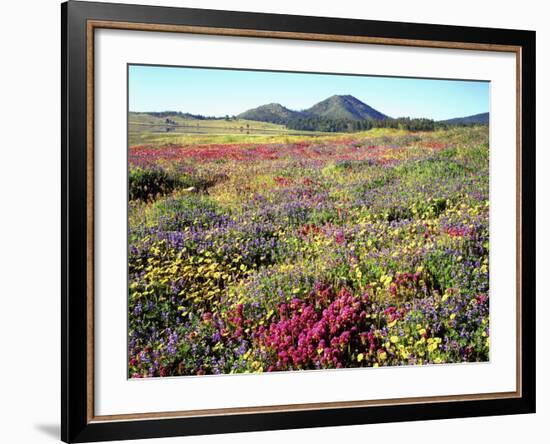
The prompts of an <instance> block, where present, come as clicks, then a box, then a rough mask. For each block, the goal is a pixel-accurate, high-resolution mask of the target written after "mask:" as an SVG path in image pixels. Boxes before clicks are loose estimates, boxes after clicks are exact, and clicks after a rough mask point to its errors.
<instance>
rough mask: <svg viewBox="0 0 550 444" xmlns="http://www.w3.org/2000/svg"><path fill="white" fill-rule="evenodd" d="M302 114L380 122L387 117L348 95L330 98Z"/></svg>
mask: <svg viewBox="0 0 550 444" xmlns="http://www.w3.org/2000/svg"><path fill="white" fill-rule="evenodd" d="M304 113H306V114H309V115H313V116H318V117H327V118H330V119H351V120H382V119H386V118H387V117H388V116H386V115H385V114H382V113H381V112H380V111H377V110H375V109H374V108H372V107H370V106H369V105H367V104H366V103H363V102H361V100H359V99H358V98H356V97H354V96H352V95H350V94H344V95H337V94H335V95H333V96H330V97H328V98H327V99H325V100H322V101H321V102H319V103H316V104H315V105H313V106H312V107H311V108H309V109H307V110H305V111H304Z"/></svg>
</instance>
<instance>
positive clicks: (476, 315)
mask: <svg viewBox="0 0 550 444" xmlns="http://www.w3.org/2000/svg"><path fill="white" fill-rule="evenodd" d="M201 137H202V138H201V140H198V141H197V142H193V140H192V138H186V140H185V143H175V140H172V141H164V142H163V141H162V139H160V141H155V142H154V143H153V142H150V143H142V144H139V143H136V144H133V145H131V146H130V148H129V153H128V156H129V211H128V217H129V232H128V243H129V245H128V272H129V282H128V288H129V295H128V326H129V327H128V329H129V330H128V335H129V337H128V376H129V377H131V378H143V377H158V376H184V375H203V374H228V373H247V372H270V371H289V370H314V369H334V368H353V367H378V366H398V365H426V364H442V363H460V362H481V361H487V360H488V359H489V348H490V344H489V341H490V339H489V268H488V265H489V264H488V257H489V143H488V142H489V134H488V127H487V126H472V127H454V128H450V129H445V130H436V131H430V132H408V131H404V130H395V129H373V130H370V131H365V132H359V133H347V134H334V135H330V136H329V135H327V136H323V135H317V136H269V137H265V138H262V137H261V136H258V137H256V138H254V137H245V136H243V138H242V142H239V140H238V137H237V136H236V137H235V138H233V139H234V140H233V139H232V142H231V143H221V142H220V143H218V141H217V139H215V137H214V138H213V139H212V140H214V142H213V143H205V142H208V141H207V140H203V139H204V137H203V136H201Z"/></svg>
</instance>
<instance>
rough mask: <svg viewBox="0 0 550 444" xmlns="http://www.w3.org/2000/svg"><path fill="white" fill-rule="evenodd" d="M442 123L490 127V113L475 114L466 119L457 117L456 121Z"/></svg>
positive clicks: (442, 121) (450, 120) (443, 121)
mask: <svg viewBox="0 0 550 444" xmlns="http://www.w3.org/2000/svg"><path fill="white" fill-rule="evenodd" d="M441 123H446V124H447V125H471V124H479V125H489V113H481V114H474V115H472V116H466V117H455V118H454V119H448V120H441Z"/></svg>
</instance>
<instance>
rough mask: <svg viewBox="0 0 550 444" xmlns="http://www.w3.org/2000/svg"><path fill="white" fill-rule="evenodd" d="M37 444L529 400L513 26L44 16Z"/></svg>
mask: <svg viewBox="0 0 550 444" xmlns="http://www.w3.org/2000/svg"><path fill="white" fill-rule="evenodd" d="M61 12H62V84H63V88H62V113H63V116H62V141H63V146H62V201H63V205H62V224H63V226H62V251H63V263H62V350H63V352H62V401H63V402H62V404H63V406H62V427H61V430H62V439H63V441H65V442H89V441H100V440H120V439H137V438H153V437H163V436H178V435H193V434H211V433H228V432H242V431H257V430H270V429H284V428H300V427H320V426H335V425H350V424H368V423H376V422H390V421H412V420H429V419H439V418H455V417H466V416H483V415H503V414H519V413H532V412H534V411H535V118H534V116H535V33H534V32H532V31H517V30H504V29H486V28H469V27H459V26H442V25H427V24H411V23H394V22H378V21H365V20H355V19H340V18H338V19H337V18H322V17H303V16H288V15H276V14H258V13H244V12H229V11H213V10H199V9H184V8H167V7H151V6H136V5H120V4H108V3H88V2H75V1H69V2H68V3H64V4H63V5H62V8H61Z"/></svg>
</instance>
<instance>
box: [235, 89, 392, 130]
mask: <svg viewBox="0 0 550 444" xmlns="http://www.w3.org/2000/svg"><path fill="white" fill-rule="evenodd" d="M237 117H238V118H239V119H247V120H258V121H261V122H271V123H279V124H281V123H282V124H287V123H288V122H290V121H292V120H294V119H310V118H323V119H332V120H383V119H387V118H388V116H386V115H385V114H382V113H381V112H380V111H377V110H375V109H374V108H371V107H370V106H369V105H367V104H366V103H363V102H361V101H360V100H359V99H357V98H355V97H353V96H350V95H345V96H337V95H334V96H331V97H329V98H328V99H325V100H323V101H321V102H319V103H316V104H315V105H313V106H312V107H311V108H308V109H305V110H303V111H293V110H291V109H288V108H286V107H284V106H283V105H281V104H279V103H270V104H268V105H262V106H259V107H258V108H253V109H249V110H248V111H245V112H244V113H241V114H239V115H238V116H237Z"/></svg>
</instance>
